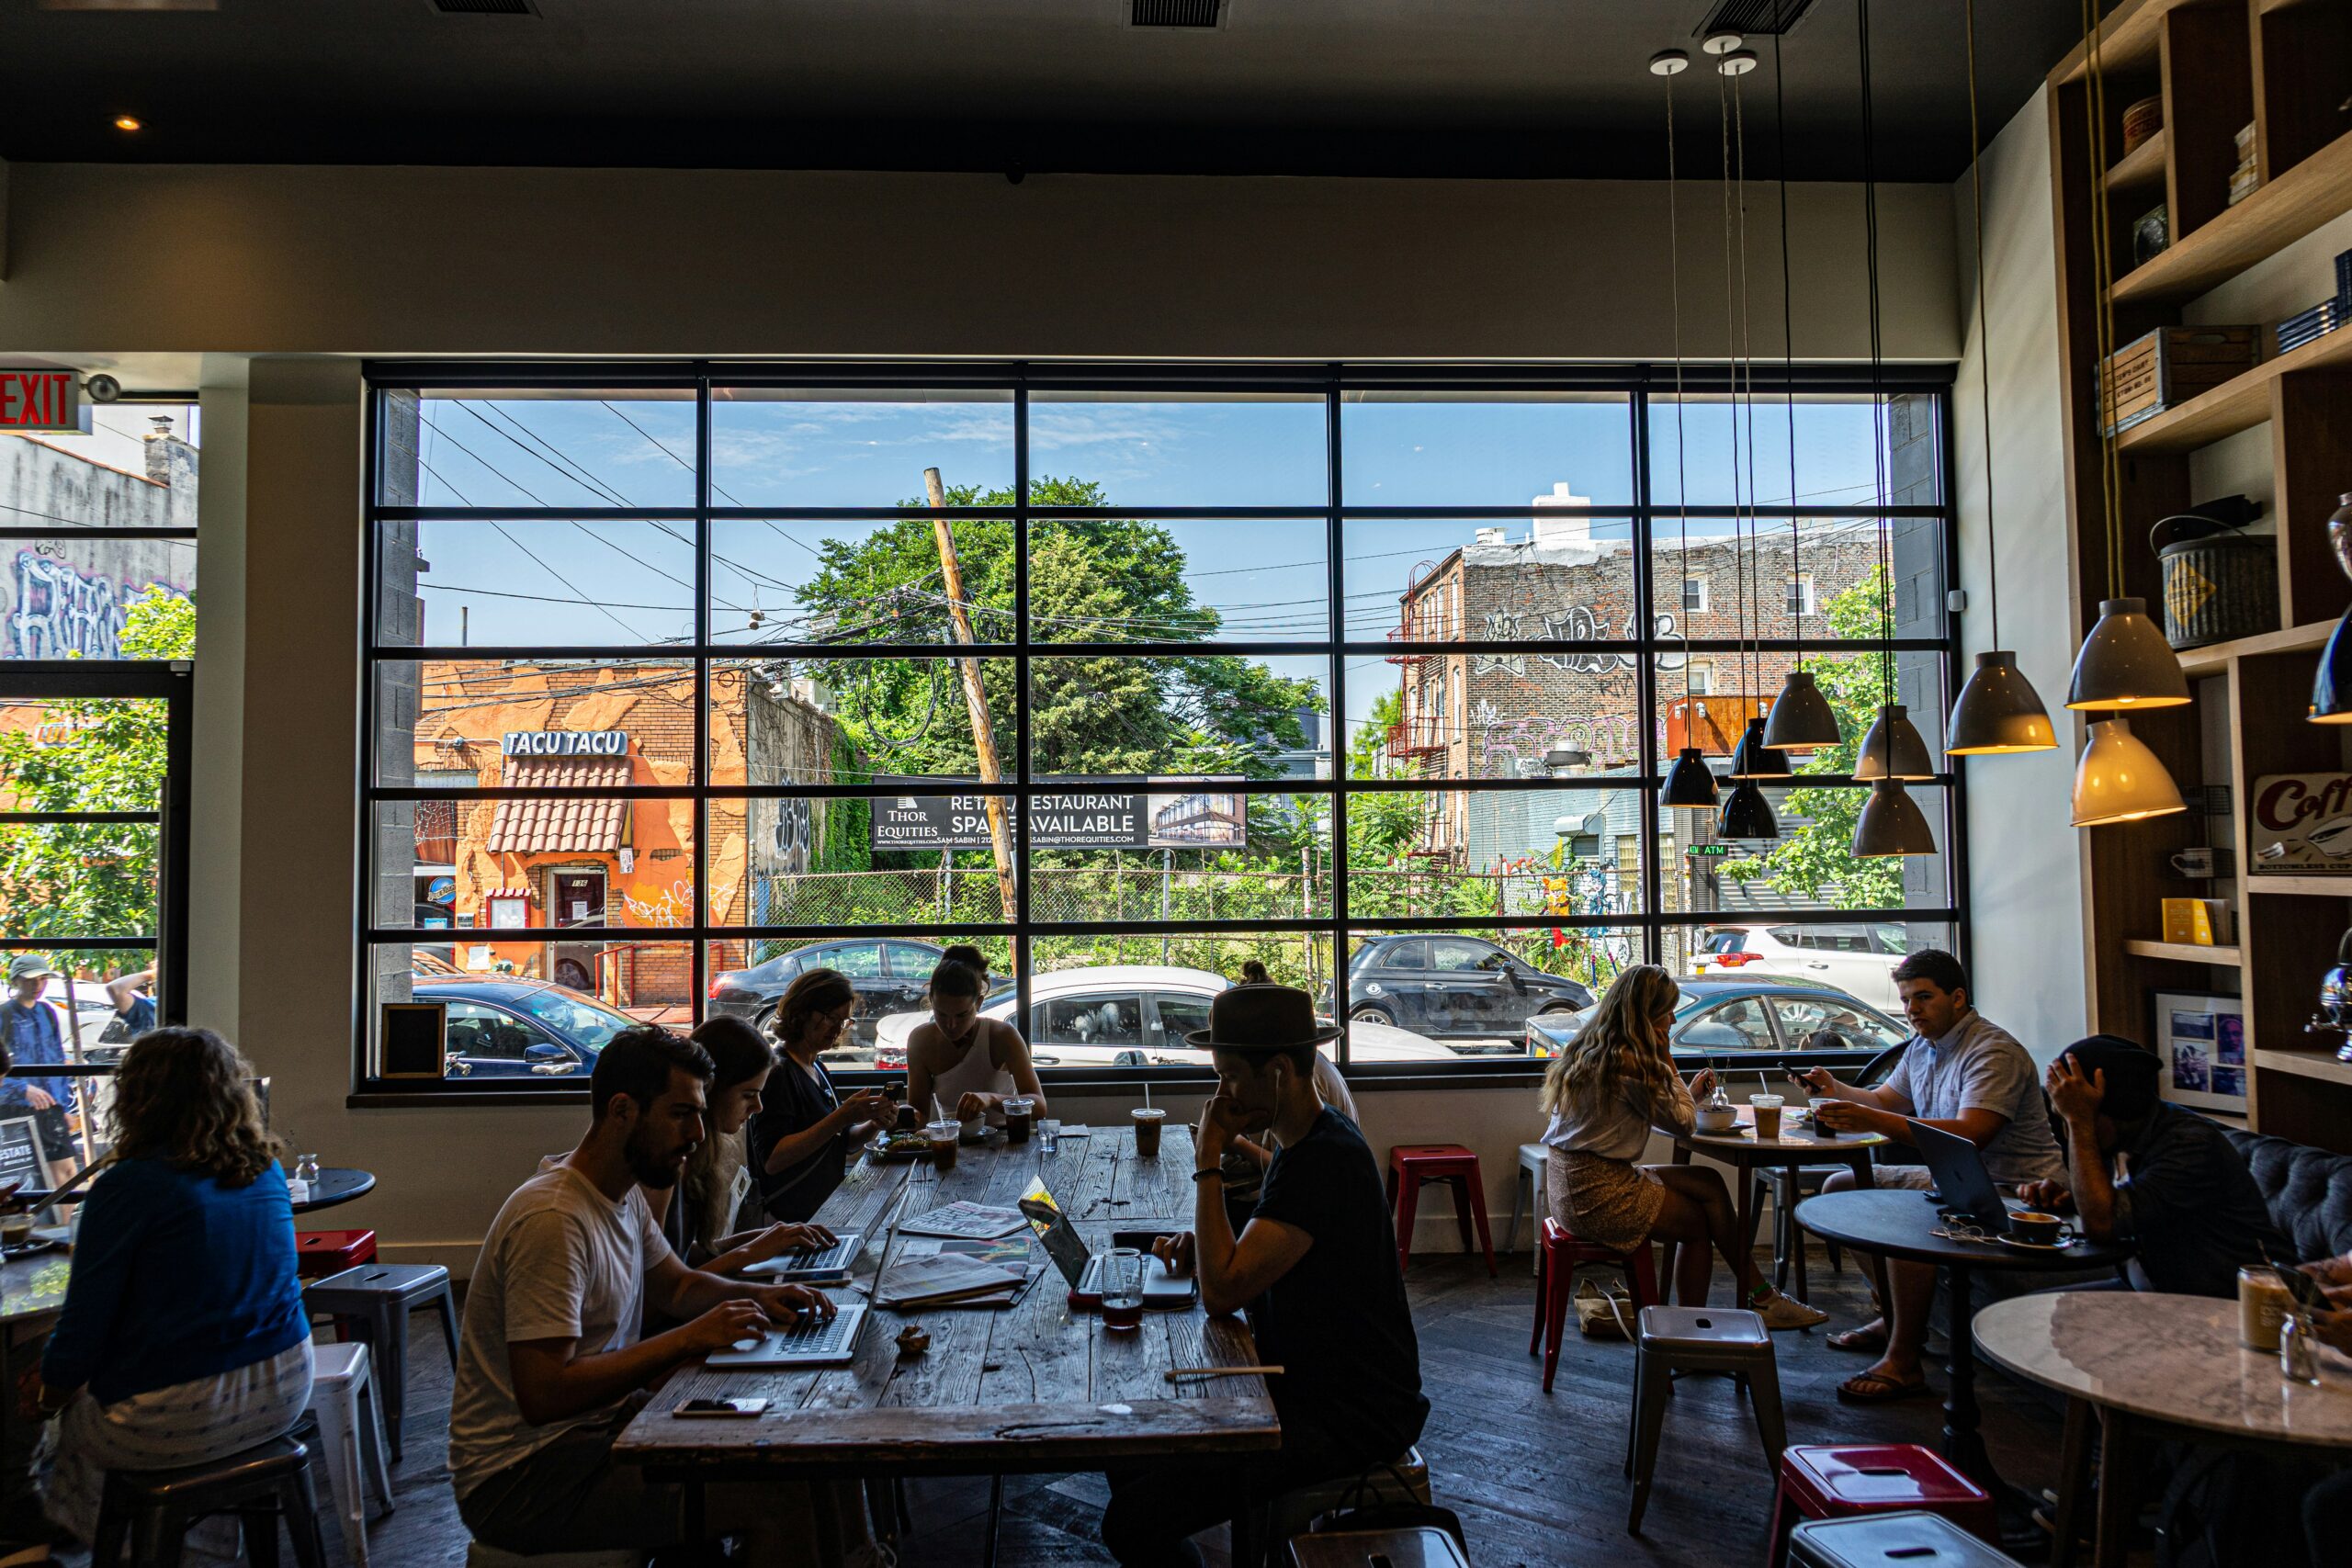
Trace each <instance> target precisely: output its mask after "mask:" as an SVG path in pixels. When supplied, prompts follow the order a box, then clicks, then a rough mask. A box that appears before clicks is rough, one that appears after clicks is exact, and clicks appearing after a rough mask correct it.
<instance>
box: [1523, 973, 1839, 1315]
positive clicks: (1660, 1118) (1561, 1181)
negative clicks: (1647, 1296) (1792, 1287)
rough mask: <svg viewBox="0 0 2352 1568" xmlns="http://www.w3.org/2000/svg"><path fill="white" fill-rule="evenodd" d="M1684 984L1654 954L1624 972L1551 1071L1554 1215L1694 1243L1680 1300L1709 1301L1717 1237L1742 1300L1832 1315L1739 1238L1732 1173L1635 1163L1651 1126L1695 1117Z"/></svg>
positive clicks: (1610, 1232)
mask: <svg viewBox="0 0 2352 1568" xmlns="http://www.w3.org/2000/svg"><path fill="white" fill-rule="evenodd" d="M1680 995H1681V990H1680V988H1679V987H1677V986H1676V985H1675V983H1674V981H1673V978H1672V977H1671V976H1668V974H1667V972H1666V971H1665V970H1663V969H1661V968H1659V967H1658V966H1657V965H1656V964H1635V965H1634V967H1632V968H1630V969H1628V970H1626V971H1625V972H1624V973H1623V974H1621V975H1619V976H1617V978H1616V979H1615V980H1614V981H1613V982H1611V985H1610V987H1609V989H1608V991H1607V992H1606V993H1605V994H1604V995H1603V996H1602V997H1601V998H1600V1001H1599V1002H1598V1003H1596V1004H1595V1005H1594V1007H1593V1010H1592V1014H1591V1016H1590V1017H1589V1018H1588V1019H1587V1020H1586V1021H1585V1024H1584V1027H1583V1028H1582V1029H1580V1030H1578V1031H1577V1037H1576V1038H1575V1039H1574V1040H1573V1041H1571V1042H1569V1043H1567V1044H1566V1045H1565V1046H1563V1047H1562V1048H1561V1050H1560V1054H1559V1055H1556V1056H1555V1057H1553V1058H1552V1065H1551V1066H1549V1067H1547V1068H1546V1069H1544V1097H1543V1107H1544V1111H1546V1112H1548V1113H1549V1114H1550V1116H1551V1118H1552V1124H1551V1125H1550V1126H1549V1127H1547V1128H1546V1129H1544V1142H1545V1143H1546V1144H1548V1145H1551V1148H1552V1162H1551V1173H1550V1181H1549V1184H1548V1185H1549V1191H1550V1196H1551V1201H1552V1213H1554V1214H1555V1215H1557V1216H1558V1217H1559V1218H1560V1221H1561V1223H1562V1224H1566V1225H1567V1226H1568V1227H1569V1228H1570V1229H1572V1230H1574V1231H1575V1232H1576V1234H1577V1235H1578V1236H1579V1237H1581V1238H1583V1239H1584V1240H1586V1241H1592V1242H1599V1243H1600V1245H1601V1246H1603V1247H1616V1248H1617V1249H1619V1250H1620V1251H1627V1252H1630V1251H1631V1250H1633V1249H1634V1247H1645V1246H1647V1245H1648V1244H1649V1243H1651V1242H1653V1241H1674V1242H1681V1243H1684V1244H1686V1245H1684V1247H1682V1250H1681V1253H1680V1255H1679V1258H1677V1259H1676V1263H1675V1276H1676V1278H1675V1281H1674V1294H1675V1300H1677V1301H1679V1302H1680V1303H1682V1304H1683V1305H1685V1306H1704V1305H1706V1303H1707V1276H1708V1274H1709V1273H1710V1272H1711V1271H1712V1270H1713V1260H1712V1259H1711V1258H1709V1257H1708V1256H1707V1249H1708V1247H1710V1246H1712V1247H1714V1248H1715V1250H1717V1251H1719V1252H1721V1253H1722V1254H1723V1255H1724V1262H1726V1263H1728V1264H1730V1265H1731V1270H1732V1278H1733V1280H1734V1282H1735V1284H1736V1287H1737V1289H1738V1292H1739V1296H1738V1299H1739V1300H1740V1301H1742V1302H1744V1303H1747V1305H1749V1306H1751V1307H1754V1308H1755V1309H1756V1310H1757V1311H1758V1313H1760V1314H1763V1317H1764V1322H1765V1325H1766V1326H1768V1327H1770V1328H1806V1327H1810V1326H1811V1325H1814V1324H1816V1323H1820V1322H1822V1321H1823V1320H1824V1319H1825V1318H1826V1315H1827V1314H1824V1313H1820V1312H1816V1311H1815V1310H1814V1309H1813V1308H1812V1307H1809V1306H1805V1305H1804V1304H1803V1303H1798V1302H1793V1301H1791V1300H1790V1299H1789V1298H1788V1297H1786V1296H1784V1295H1781V1293H1780V1292H1778V1291H1775V1290H1774V1289H1772V1287H1771V1286H1770V1285H1767V1284H1765V1283H1763V1282H1762V1281H1761V1280H1758V1278H1757V1276H1756V1258H1755V1256H1754V1255H1753V1254H1752V1253H1749V1252H1747V1251H1746V1250H1745V1249H1744V1248H1743V1247H1742V1246H1741V1244H1740V1241H1739V1240H1737V1239H1735V1237H1736V1232H1737V1230H1738V1228H1739V1222H1738V1219H1737V1217H1736V1215H1735V1214H1734V1213H1733V1211H1732V1203H1731V1193H1730V1192H1729V1191H1728V1190H1726V1189H1725V1188H1724V1179H1723V1178H1722V1177H1720V1176H1718V1175H1716V1174H1715V1172H1714V1171H1713V1170H1711V1169H1708V1168H1705V1167H1702V1166H1691V1165H1635V1164H1634V1161H1635V1160H1637V1159H1639V1158H1640V1157H1641V1156H1642V1151H1643V1150H1644V1149H1645V1148H1646V1147H1648V1145H1649V1141H1650V1133H1651V1131H1652V1130H1653V1129H1657V1130H1662V1131H1666V1132H1669V1133H1673V1132H1681V1133H1688V1132H1690V1131H1691V1128H1692V1127H1693V1126H1695V1125H1696V1124H1697V1107H1696V1106H1695V1105H1694V1104H1693V1103H1692V1101H1691V1093H1692V1091H1693V1090H1695V1091H1697V1092H1698V1093H1701V1094H1704V1093H1706V1092H1707V1090H1708V1089H1710V1088H1711V1087H1712V1082H1713V1075H1712V1074H1711V1073H1704V1072H1702V1073H1701V1074H1700V1075H1699V1077H1698V1078H1697V1079H1696V1080H1695V1081H1694V1082H1693V1083H1692V1084H1691V1088H1690V1089H1685V1088H1683V1087H1682V1077H1681V1075H1680V1074H1679V1073H1678V1072H1676V1071H1675V1070H1674V1056H1673V1054H1672V1052H1671V1051H1670V1050H1669V1049H1668V1045H1667V1032H1668V1030H1669V1029H1671V1028H1672V1027H1673V1024H1674V1003H1675V1000H1676V998H1678V997H1679V996H1680Z"/></svg>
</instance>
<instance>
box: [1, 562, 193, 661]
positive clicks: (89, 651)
mask: <svg viewBox="0 0 2352 1568" xmlns="http://www.w3.org/2000/svg"><path fill="white" fill-rule="evenodd" d="M50 548H51V547H49V546H46V545H43V546H32V547H27V548H25V549H21V550H19V551H17V560H16V566H15V568H14V570H13V571H12V573H11V584H10V586H11V587H13V588H14V589H15V591H16V597H15V603H14V608H12V609H11V610H10V611H9V612H8V616H7V645H8V646H7V657H9V658H11V659H119V658H121V657H122V628H123V625H124V622H125V621H126V620H127V619H128V613H127V611H126V610H125V608H124V607H125V606H126V605H127V604H130V602H131V601H132V600H134V599H136V598H138V597H139V596H140V595H141V594H142V593H144V592H148V590H149V589H150V588H154V587H162V586H164V584H160V583H141V584H140V585H138V586H135V587H134V586H133V585H132V584H131V582H130V580H129V579H127V578H126V579H117V578H114V577H109V576H107V574H106V573H105V572H103V571H84V570H82V569H81V568H80V567H77V566H75V565H74V563H73V562H72V561H69V560H62V559H60V558H57V557H55V556H52V555H51V554H49V553H48V552H49V549H50ZM170 591H171V592H180V591H179V590H178V589H172V590H170Z"/></svg>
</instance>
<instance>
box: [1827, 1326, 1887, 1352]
mask: <svg viewBox="0 0 2352 1568" xmlns="http://www.w3.org/2000/svg"><path fill="white" fill-rule="evenodd" d="M1823 1343H1824V1344H1826V1345H1827V1346H1828V1347H1829V1348H1831V1349H1832V1350H1860V1351H1861V1352H1862V1353H1864V1354H1865V1355H1871V1356H1883V1355H1884V1354H1886V1330H1885V1329H1883V1328H1872V1327H1871V1326H1870V1325H1868V1324H1864V1325H1862V1326H1861V1327H1860V1328H1849V1329H1846V1330H1845V1331H1843V1332H1842V1333H1838V1334H1833V1335H1831V1336H1830V1337H1828V1338H1827V1339H1826V1340H1824V1341H1823Z"/></svg>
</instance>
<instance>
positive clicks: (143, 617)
mask: <svg viewBox="0 0 2352 1568" xmlns="http://www.w3.org/2000/svg"><path fill="white" fill-rule="evenodd" d="M121 646H122V657H123V658H125V659H188V658H192V657H194V655H195V652H196V606H195V604H193V603H191V602H190V601H189V600H187V599H186V598H183V597H181V596H180V595H178V594H175V593H173V592H170V591H169V590H167V589H164V588H154V589H151V590H149V591H148V592H146V593H145V594H144V595H142V596H141V597H140V598H138V599H135V600H133V601H132V602H131V603H130V605H129V606H128V607H127V610H126V615H125V620H124V624H123V628H122V637H121ZM165 726H166V720H165V713H164V704H163V703H162V702H161V701H158V700H154V699H152V698H139V699H125V698H119V697H106V698H96V697H94V698H76V699H72V700H69V701H65V702H57V703H50V704H47V705H44V708H43V711H42V715H41V723H40V728H38V729H37V730H22V729H19V730H9V731H6V732H0V796H5V798H6V804H7V806H8V807H9V809H12V810H17V811H153V810H155V809H156V807H157V806H158V804H159V801H160V798H161V795H162V791H163V785H164V769H165V733H166V729H165ZM161 849H162V835H161V832H160V830H159V829H157V828H156V827H155V826H154V825H153V823H143V822H90V823H82V822H60V823H41V824H18V825H14V826H9V827H5V828H0V921H5V924H6V931H7V932H8V934H9V936H10V937H11V938H14V939H17V941H20V942H28V943H30V944H38V943H39V942H40V940H41V939H42V938H44V937H49V938H87V937H107V936H129V935H139V936H147V935H153V932H154V930H155V915H156V910H155V889H156V876H157V856H158V854H159V853H160V852H161ZM152 958H153V954H152V953H149V952H147V951H145V950H142V949H124V950H122V951H119V952H114V951H109V952H88V951H83V952H79V953H76V955H75V959H76V965H77V967H78V966H80V965H82V964H87V965H89V966H91V967H103V968H107V969H120V968H127V967H130V966H133V965H140V966H143V965H144V964H147V963H149V962H151V961H152Z"/></svg>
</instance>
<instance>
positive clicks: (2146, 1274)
mask: <svg viewBox="0 0 2352 1568" xmlns="http://www.w3.org/2000/svg"><path fill="white" fill-rule="evenodd" d="M2158 1066H2159V1064H2158V1063H2157V1061H2156V1057H2155V1054H2154V1052H2152V1051H2148V1050H2145V1049H2143V1047H2141V1046H2140V1045H2138V1044H2136V1043H2133V1042H2131V1041H2129V1040H2123V1039H2120V1038H2118V1037H2117V1036H2115V1035H2112V1034H2094V1035H2092V1036H2090V1037H2089V1038H2088V1039H2086V1040H2077V1041H2075V1043H2073V1044H2072V1045H2069V1046H2068V1047H2066V1049H2065V1050H2064V1052H2062V1053H2061V1054H2060V1055H2059V1057H2058V1059H2057V1060H2056V1061H2054V1062H2052V1063H2051V1064H2050V1073H2049V1076H2048V1078H2047V1080H2046V1082H2047V1085H2048V1088H2049V1091H2050V1103H2051V1105H2052V1107H2053V1108H2054V1109H2055V1110H2056V1111H2057V1112H2058V1115H2059V1117H2060V1118H2061V1119H2062V1120H2063V1121H2064V1122H2065V1124H2066V1177H2067V1179H2066V1180H2065V1181H2064V1183H2061V1182H2056V1181H2035V1182H2029V1183H2028V1184H2027V1185H2026V1186H2025V1188H2024V1189H2023V1190H2021V1191H2020V1192H2019V1194H2018V1195H2019V1196H2020V1197H2022V1198H2023V1199H2024V1200H2025V1201H2027V1202H2029V1203H2031V1204H2034V1205H2036V1206H2038V1207H2040V1208H2044V1209H2065V1208H2072V1209H2073V1210H2074V1211H2075V1213H2076V1214H2077V1215H2078V1216H2079V1217H2080V1219H2081V1221H2082V1228H2083V1234H2084V1235H2087V1236H2089V1237H2090V1238H2091V1239H2092V1240H2093V1241H2118V1240H2121V1241H2129V1242H2131V1243H2133V1244H2134V1245H2135V1246H2136V1247H2137V1248H2138V1250H2137V1252H2136V1254H2135V1255H2134V1256H2133V1258H2132V1259H2131V1276H2132V1278H2131V1282H2132V1283H2133V1284H2134V1285H2136V1286H2138V1287H2139V1288H2140V1289H2142V1290H2143V1291H2165V1292H2171V1293H2173V1294H2177V1295H2190V1296H2234V1295H2236V1294H2237V1289H2238V1283H2237V1280H2238V1269H2240V1268H2242V1267H2244V1266H2245V1265H2246V1264H2249V1263H2260V1262H2262V1261H2263V1260H2264V1258H2265V1257H2266V1255H2267V1257H2268V1258H2270V1259H2272V1260H2274V1261H2277V1262H2280V1263H2284V1262H2286V1261H2288V1260H2289V1259H2290V1258H2292V1257H2293V1256H2294V1255H2293V1252H2292V1250H2291V1248H2290V1247H2289V1245H2288V1243H2287V1241H2286V1239H2285V1238H2284V1237H2283V1236H2281V1235H2279V1234H2278V1228H2277V1227H2276V1226H2274V1225H2273V1224H2271V1223H2270V1211H2269V1209H2268V1208H2267V1206H2266V1205H2265V1204H2264V1203H2263V1201H2262V1193H2261V1192H2260V1190H2257V1189H2256V1187H2255V1184H2254V1173H2253V1172H2252V1171H2250V1170H2248V1169H2247V1168H2246V1163H2245V1159H2244V1158H2243V1157H2242V1156H2240V1155H2239V1154H2238V1152H2237V1150H2236V1149H2234V1148H2233V1147H2231V1146H2230V1141H2229V1139H2228V1138H2227V1137H2225V1136H2224V1135H2223V1134H2222V1129H2221V1128H2220V1127H2219V1126H2218V1125H2216V1124H2215V1123H2214V1122H2210V1121H2208V1120H2207V1119H2205V1118H2204V1117H2202V1116H2199V1115H2198V1114H2196V1113H2195V1112H2194V1111H2184V1110H2182V1109H2181V1108H2180V1107H2179V1106H2177V1105H2168V1104H2165V1102H2163V1101H2162V1100H2158V1099H2157V1098H2156V1080H2157V1073H2158Z"/></svg>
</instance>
